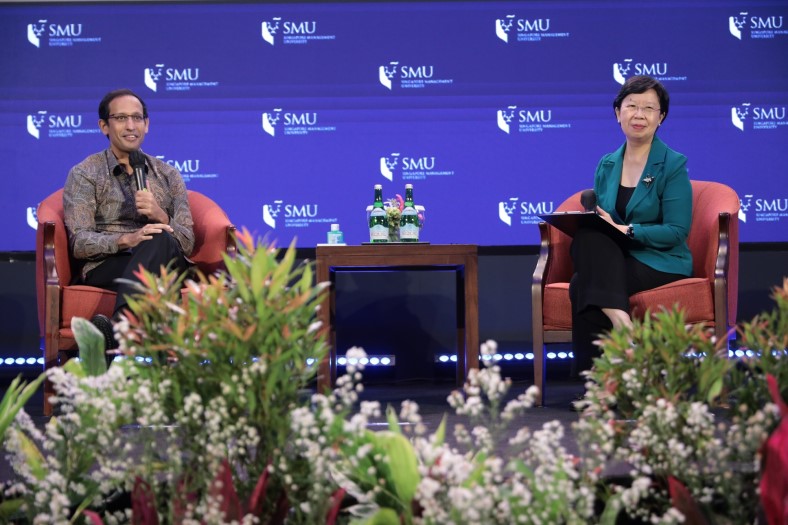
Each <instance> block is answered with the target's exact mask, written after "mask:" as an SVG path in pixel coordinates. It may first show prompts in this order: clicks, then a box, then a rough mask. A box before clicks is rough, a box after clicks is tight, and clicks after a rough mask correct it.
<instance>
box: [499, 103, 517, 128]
mask: <svg viewBox="0 0 788 525" xmlns="http://www.w3.org/2000/svg"><path fill="white" fill-rule="evenodd" d="M515 109H517V106H508V107H506V109H499V110H498V112H497V117H498V119H497V120H498V129H500V130H501V131H503V132H504V133H507V134H508V133H509V132H510V131H511V124H512V120H513V119H514V110H515Z"/></svg>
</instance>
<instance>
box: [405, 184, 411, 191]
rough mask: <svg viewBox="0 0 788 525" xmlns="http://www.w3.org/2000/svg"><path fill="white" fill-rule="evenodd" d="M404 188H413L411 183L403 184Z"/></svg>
mask: <svg viewBox="0 0 788 525" xmlns="http://www.w3.org/2000/svg"><path fill="white" fill-rule="evenodd" d="M405 189H406V190H412V189H413V184H405Z"/></svg>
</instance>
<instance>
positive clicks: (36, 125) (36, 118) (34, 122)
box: [27, 111, 47, 139]
mask: <svg viewBox="0 0 788 525" xmlns="http://www.w3.org/2000/svg"><path fill="white" fill-rule="evenodd" d="M46 115H47V112H46V111H39V112H38V113H34V114H32V115H28V116H27V132H28V133H29V134H30V135H31V136H32V137H34V138H36V139H40V138H41V126H43V125H44V119H46Z"/></svg>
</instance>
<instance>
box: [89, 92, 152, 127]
mask: <svg viewBox="0 0 788 525" xmlns="http://www.w3.org/2000/svg"><path fill="white" fill-rule="evenodd" d="M126 95H129V96H132V97H134V98H136V99H137V100H139V101H140V104H142V116H143V117H145V118H148V106H146V105H145V101H144V100H142V99H141V98H140V97H139V95H137V94H136V93H134V92H133V91H132V90H130V89H125V88H124V89H116V90H115V91H110V92H109V93H107V94H106V95H104V98H102V99H101V102H99V107H98V114H99V118H100V119H101V120H103V121H105V122H109V103H110V102H112V101H113V100H115V99H116V98H118V97H125V96H126Z"/></svg>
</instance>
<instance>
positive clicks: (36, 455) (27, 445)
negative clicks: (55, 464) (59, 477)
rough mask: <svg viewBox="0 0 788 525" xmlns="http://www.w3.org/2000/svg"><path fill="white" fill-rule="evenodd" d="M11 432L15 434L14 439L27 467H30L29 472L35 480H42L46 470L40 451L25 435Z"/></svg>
mask: <svg viewBox="0 0 788 525" xmlns="http://www.w3.org/2000/svg"><path fill="white" fill-rule="evenodd" d="M12 432H16V438H17V439H18V440H19V443H20V448H21V451H22V454H23V455H24V457H25V462H26V463H27V466H28V467H30V472H31V473H32V474H33V476H34V477H35V478H36V479H37V480H39V481H40V480H42V479H44V477H45V476H46V469H45V468H44V456H43V455H42V454H41V451H40V450H38V447H37V446H36V445H35V443H33V440H31V439H30V438H29V437H27V435H26V434H24V433H22V432H20V431H18V430H12Z"/></svg>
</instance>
